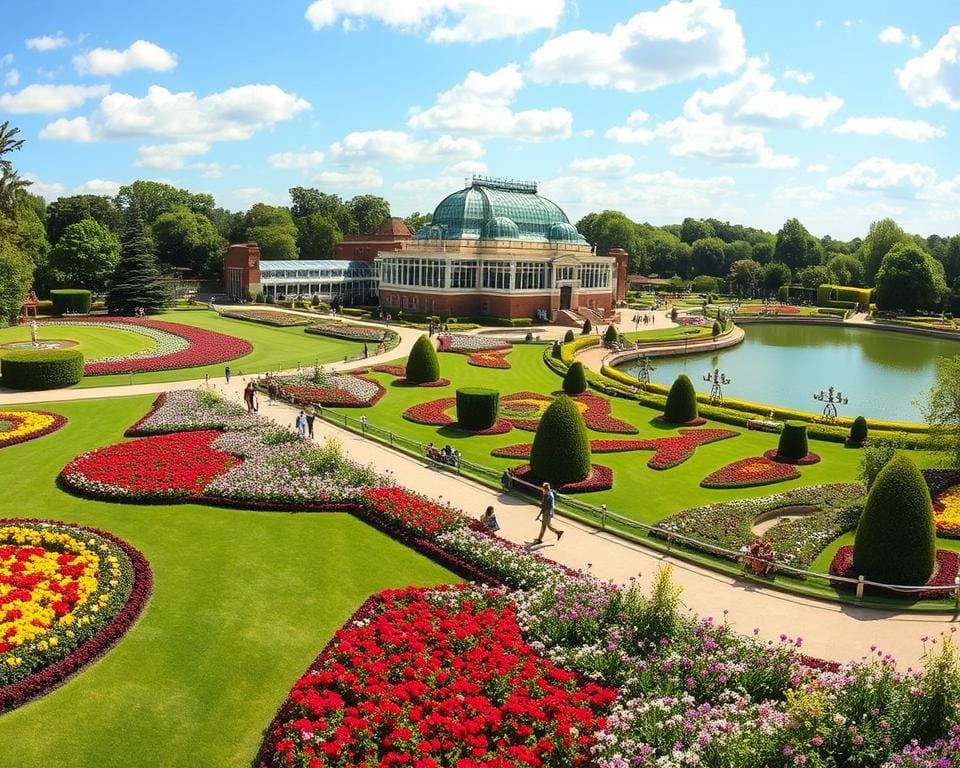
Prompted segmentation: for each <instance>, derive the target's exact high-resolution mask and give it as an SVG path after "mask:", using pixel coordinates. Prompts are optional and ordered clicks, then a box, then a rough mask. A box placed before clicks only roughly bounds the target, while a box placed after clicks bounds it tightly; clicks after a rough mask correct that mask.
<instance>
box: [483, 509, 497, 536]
mask: <svg viewBox="0 0 960 768" xmlns="http://www.w3.org/2000/svg"><path fill="white" fill-rule="evenodd" d="M480 522H481V524H482V525H483V527H484V529H485V530H487V531H499V530H500V523H498V522H497V514H496V512H494V511H493V507H487V508H486V509H485V510H484V511H483V514H482V515H480Z"/></svg>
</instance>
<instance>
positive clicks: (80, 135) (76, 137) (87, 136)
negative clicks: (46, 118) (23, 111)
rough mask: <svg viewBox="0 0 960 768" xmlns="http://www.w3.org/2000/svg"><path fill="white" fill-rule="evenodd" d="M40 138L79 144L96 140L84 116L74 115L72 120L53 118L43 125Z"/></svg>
mask: <svg viewBox="0 0 960 768" xmlns="http://www.w3.org/2000/svg"><path fill="white" fill-rule="evenodd" d="M40 138H41V139H44V140H46V141H73V142H77V143H81V144H82V143H86V142H90V141H96V138H95V137H94V135H93V131H92V130H91V129H90V123H89V122H87V118H85V117H75V118H73V119H72V120H68V119H67V118H65V117H61V118H60V119H59V120H54V121H53V122H52V123H48V124H47V125H45V126H44V127H43V130H41V131H40Z"/></svg>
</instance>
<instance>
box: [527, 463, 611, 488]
mask: <svg viewBox="0 0 960 768" xmlns="http://www.w3.org/2000/svg"><path fill="white" fill-rule="evenodd" d="M512 472H513V476H514V478H515V479H517V480H519V481H520V482H522V483H528V484H530V485H536V486H539V485H540V483H541V482H543V478H540V477H537V476H536V475H534V474H533V471H532V470H531V469H530V466H529V465H528V464H524V465H522V466H519V467H515V468H514V469H513V470H512ZM611 488H613V470H612V469H610V467H604V466H601V465H600V464H591V465H590V475H589V477H587V478H586V479H585V480H580V481H578V482H576V483H563V484H562V485H556V486H555V487H554V490H556V491H559V492H560V493H590V492H592V491H609V490H610V489H611Z"/></svg>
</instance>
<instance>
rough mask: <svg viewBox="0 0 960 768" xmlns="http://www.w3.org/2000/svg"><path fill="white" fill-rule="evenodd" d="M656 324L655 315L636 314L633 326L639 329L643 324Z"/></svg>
mask: <svg viewBox="0 0 960 768" xmlns="http://www.w3.org/2000/svg"><path fill="white" fill-rule="evenodd" d="M654 322H656V321H655V319H654V316H653V313H652V312H651V313H649V314H647V313H646V312H637V314H635V315H634V316H633V324H634V325H635V326H636V327H637V328H639V327H640V323H643V324H644V325H651V324H653V323H654Z"/></svg>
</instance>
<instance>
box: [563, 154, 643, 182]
mask: <svg viewBox="0 0 960 768" xmlns="http://www.w3.org/2000/svg"><path fill="white" fill-rule="evenodd" d="M634 165H636V161H635V160H634V159H633V158H632V157H630V155H622V154H620V155H607V156H606V157H578V158H577V159H575V160H573V161H572V162H571V163H570V166H569V169H570V172H571V173H576V174H583V175H584V176H604V177H607V178H617V177H621V176H626V175H627V174H628V173H630V171H632V170H633V166H634Z"/></svg>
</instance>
